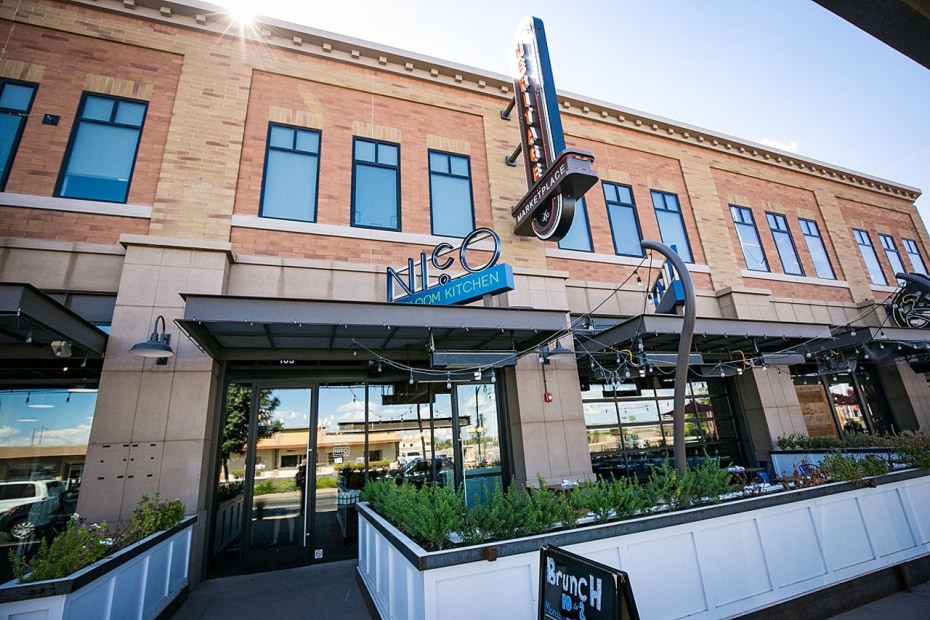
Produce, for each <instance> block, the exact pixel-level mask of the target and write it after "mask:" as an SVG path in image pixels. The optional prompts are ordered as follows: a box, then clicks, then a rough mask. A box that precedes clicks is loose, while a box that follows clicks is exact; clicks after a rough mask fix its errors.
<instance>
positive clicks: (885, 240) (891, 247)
mask: <svg viewBox="0 0 930 620" xmlns="http://www.w3.org/2000/svg"><path fill="white" fill-rule="evenodd" d="M878 242H879V244H881V246H882V250H883V251H884V252H885V260H887V261H888V265H889V266H890V267H891V275H892V276H895V277H896V276H897V275H898V274H899V273H906V272H907V270H906V269H905V268H904V261H903V260H901V252H899V251H898V246H897V244H896V243H895V242H894V237H893V236H891V235H888V234H884V233H878Z"/></svg>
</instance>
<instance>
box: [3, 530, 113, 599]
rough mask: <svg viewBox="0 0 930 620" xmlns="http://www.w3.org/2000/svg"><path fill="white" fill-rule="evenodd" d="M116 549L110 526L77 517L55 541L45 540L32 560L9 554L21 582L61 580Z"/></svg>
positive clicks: (12, 553)
mask: <svg viewBox="0 0 930 620" xmlns="http://www.w3.org/2000/svg"><path fill="white" fill-rule="evenodd" d="M112 546H113V539H112V538H110V536H109V534H108V533H107V524H106V523H94V524H91V525H85V524H84V520H83V519H81V518H80V517H78V516H77V515H75V516H73V517H72V518H71V519H70V520H69V521H68V525H67V526H66V527H65V529H64V531H62V532H61V533H60V534H59V535H58V536H57V537H55V539H54V540H53V541H52V542H51V543H49V542H48V540H46V539H44V538H43V539H42V542H41V543H40V545H39V551H38V553H37V554H36V555H35V557H33V558H32V559H30V560H27V559H26V558H25V557H23V556H18V555H16V551H15V550H13V549H11V550H10V552H9V558H10V564H11V565H12V566H13V576H14V577H16V580H17V581H18V582H19V583H30V582H33V581H44V580H46V579H61V578H62V577H67V576H68V575H70V574H71V573H74V572H77V571H79V570H81V569H82V568H84V567H85V566H89V565H91V564H93V563H94V562H96V561H97V560H99V559H100V558H102V557H103V556H105V555H106V554H107V553H108V552H109V551H110V549H111V547H112Z"/></svg>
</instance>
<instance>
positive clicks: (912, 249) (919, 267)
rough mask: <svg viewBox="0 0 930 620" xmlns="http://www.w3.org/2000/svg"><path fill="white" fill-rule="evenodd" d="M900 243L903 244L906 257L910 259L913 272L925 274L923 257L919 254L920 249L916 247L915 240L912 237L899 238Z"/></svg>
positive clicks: (925, 268)
mask: <svg viewBox="0 0 930 620" xmlns="http://www.w3.org/2000/svg"><path fill="white" fill-rule="evenodd" d="M901 243H903V244H904V252H905V254H907V258H908V259H909V260H910V261H911V269H913V270H914V271H913V273H919V274H921V275H927V267H926V266H925V265H924V259H923V258H922V257H921V255H920V249H919V248H918V247H917V242H916V241H914V240H913V239H904V238H902V239H901Z"/></svg>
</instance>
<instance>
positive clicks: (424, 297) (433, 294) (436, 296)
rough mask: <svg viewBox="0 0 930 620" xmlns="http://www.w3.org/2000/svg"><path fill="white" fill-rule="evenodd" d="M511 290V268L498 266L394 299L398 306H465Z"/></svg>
mask: <svg viewBox="0 0 930 620" xmlns="http://www.w3.org/2000/svg"><path fill="white" fill-rule="evenodd" d="M512 290H513V268H512V267H511V266H510V265H506V264H500V265H495V266H494V267H491V268H490V269H485V270H483V271H479V272H476V273H469V274H466V275H463V276H461V277H459V278H455V279H454V280H449V281H448V282H447V283H445V284H440V285H439V286H433V287H430V288H428V289H426V290H422V291H420V292H418V293H414V294H413V295H407V296H406V297H401V298H400V299H395V300H394V302H395V303H399V304H426V305H431V306H451V305H453V304H467V303H469V302H471V301H475V300H478V299H481V298H482V297H483V296H484V295H496V294H498V293H504V292H507V291H512Z"/></svg>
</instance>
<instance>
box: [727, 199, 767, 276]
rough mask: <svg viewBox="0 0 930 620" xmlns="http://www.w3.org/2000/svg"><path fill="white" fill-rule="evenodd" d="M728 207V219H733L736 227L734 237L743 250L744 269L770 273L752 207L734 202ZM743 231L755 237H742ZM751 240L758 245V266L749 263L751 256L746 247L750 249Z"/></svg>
mask: <svg viewBox="0 0 930 620" xmlns="http://www.w3.org/2000/svg"><path fill="white" fill-rule="evenodd" d="M729 207H730V219H732V220H733V227H734V228H735V229H736V238H737V239H738V240H739V246H740V250H742V252H743V263H744V264H745V265H746V269H748V270H749V271H758V272H760V273H770V272H771V268H770V267H769V259H768V257H767V256H766V255H765V248H764V247H762V237H761V236H759V227H758V226H756V218H755V215H753V213H752V209H750V208H749V207H744V206H741V205H734V204H731V205H729ZM744 233H745V234H747V235H748V234H749V233H751V234H752V235H753V237H755V239H749V238H744ZM753 241H754V242H755V244H756V245H757V246H758V248H759V253H760V255H761V263H759V265H758V266H756V265H755V264H752V265H751V264H750V262H749V259H750V258H751V256H750V253H749V250H747V247H748V248H750V249H751V248H752V245H753V243H752V242H753ZM753 258H754V257H753Z"/></svg>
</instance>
